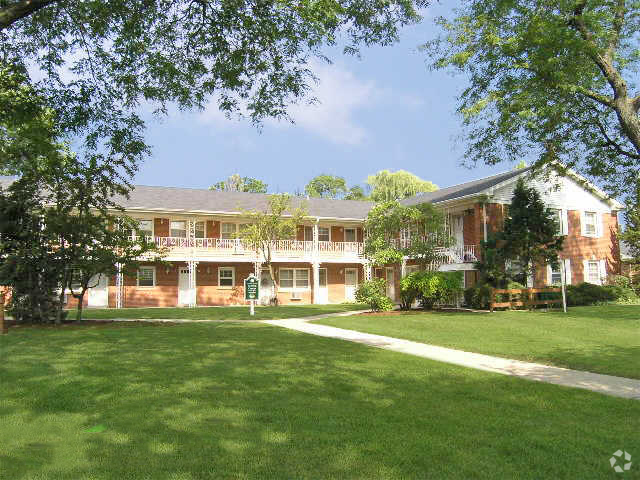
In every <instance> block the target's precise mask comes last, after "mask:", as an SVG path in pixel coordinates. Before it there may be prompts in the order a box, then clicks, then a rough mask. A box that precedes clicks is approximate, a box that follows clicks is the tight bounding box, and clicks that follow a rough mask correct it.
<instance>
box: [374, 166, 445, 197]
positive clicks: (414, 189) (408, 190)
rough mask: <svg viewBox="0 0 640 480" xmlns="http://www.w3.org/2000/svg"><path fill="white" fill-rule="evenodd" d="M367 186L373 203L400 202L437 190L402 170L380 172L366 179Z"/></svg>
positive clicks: (425, 181) (429, 183) (430, 184)
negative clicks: (418, 194)
mask: <svg viewBox="0 0 640 480" xmlns="http://www.w3.org/2000/svg"><path fill="white" fill-rule="evenodd" d="M367 184H368V185H369V187H370V188H371V200H373V201H374V202H389V201H394V200H402V199H403V198H407V197H411V196H413V195H415V194H417V193H422V192H433V191H435V190H437V189H438V187H437V186H436V185H434V184H433V183H431V182H429V181H427V180H422V179H421V178H419V177H417V176H416V175H414V174H413V173H409V172H406V171H404V170H398V171H396V172H391V171H389V170H380V171H379V172H378V173H376V174H375V175H369V177H367Z"/></svg>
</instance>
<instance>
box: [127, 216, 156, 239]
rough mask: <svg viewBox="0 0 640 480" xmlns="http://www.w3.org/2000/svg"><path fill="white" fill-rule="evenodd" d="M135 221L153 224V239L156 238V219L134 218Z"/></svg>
mask: <svg viewBox="0 0 640 480" xmlns="http://www.w3.org/2000/svg"><path fill="white" fill-rule="evenodd" d="M133 220H135V221H136V222H138V223H139V222H142V221H145V222H151V237H155V233H156V220H155V218H133ZM135 233H136V236H137V235H138V232H137V231H136V232H135Z"/></svg>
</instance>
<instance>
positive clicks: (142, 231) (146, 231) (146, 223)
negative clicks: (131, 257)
mask: <svg viewBox="0 0 640 480" xmlns="http://www.w3.org/2000/svg"><path fill="white" fill-rule="evenodd" d="M136 222H138V228H136V232H135V234H136V236H139V237H153V220H148V219H136Z"/></svg>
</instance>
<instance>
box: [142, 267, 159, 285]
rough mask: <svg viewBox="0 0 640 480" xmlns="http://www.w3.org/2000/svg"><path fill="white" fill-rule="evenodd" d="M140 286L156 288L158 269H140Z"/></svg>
mask: <svg viewBox="0 0 640 480" xmlns="http://www.w3.org/2000/svg"><path fill="white" fill-rule="evenodd" d="M138 286H139V287H155V286H156V267H140V269H139V270H138Z"/></svg>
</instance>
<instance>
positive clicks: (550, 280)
mask: <svg viewBox="0 0 640 480" xmlns="http://www.w3.org/2000/svg"><path fill="white" fill-rule="evenodd" d="M561 261H562V260H561ZM561 268H562V267H561V266H560V265H559V264H558V267H557V268H553V267H552V266H551V265H547V284H548V285H560V284H561V283H562V270H561Z"/></svg>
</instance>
